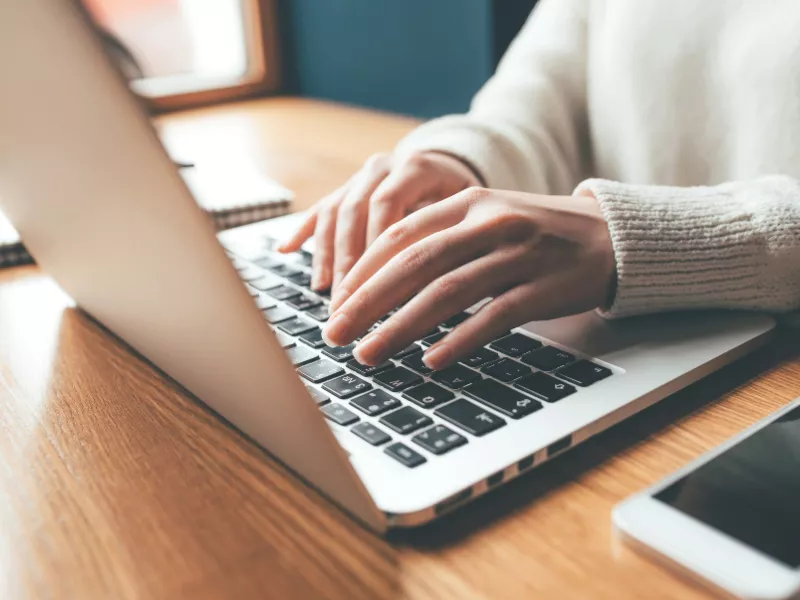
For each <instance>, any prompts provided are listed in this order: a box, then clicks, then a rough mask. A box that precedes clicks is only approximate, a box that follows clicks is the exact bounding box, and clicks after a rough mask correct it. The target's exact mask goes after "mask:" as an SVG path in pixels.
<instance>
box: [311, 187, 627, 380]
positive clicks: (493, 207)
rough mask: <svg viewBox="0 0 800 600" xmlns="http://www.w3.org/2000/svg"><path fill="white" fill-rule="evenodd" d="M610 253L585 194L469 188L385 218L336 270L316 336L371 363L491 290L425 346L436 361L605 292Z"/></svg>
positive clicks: (591, 304) (592, 301)
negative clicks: (382, 227) (359, 253)
mask: <svg viewBox="0 0 800 600" xmlns="http://www.w3.org/2000/svg"><path fill="white" fill-rule="evenodd" d="M614 274H615V266H614V252H613V249H612V246H611V239H610V235H609V231H608V226H607V224H606V222H605V220H604V219H603V216H602V214H601V212H600V208H599V206H598V204H597V201H596V200H595V199H594V197H592V196H571V197H556V196H538V195H534V194H524V193H516V192H505V191H499V190H489V189H482V188H470V189H467V190H465V191H463V192H461V193H458V194H456V195H455V196H453V197H451V198H448V199H446V200H444V201H442V202H438V203H436V204H434V205H432V206H428V207H426V208H423V209H421V210H419V211H417V212H416V213H414V214H412V215H410V216H408V217H406V218H405V219H404V220H402V221H400V222H398V223H396V224H394V225H392V226H391V227H390V228H389V229H388V230H386V231H385V232H384V233H383V234H382V235H381V236H380V237H378V239H377V240H376V241H375V243H374V244H372V245H371V246H370V247H369V249H368V250H367V251H366V252H365V254H364V256H363V257H362V258H361V260H360V261H359V262H358V263H357V264H356V265H355V267H354V268H353V269H352V270H351V271H350V273H349V274H348V275H347V277H345V278H344V280H343V281H342V283H341V285H340V286H339V291H338V294H337V297H336V299H335V300H334V301H333V302H332V303H331V312H332V315H331V319H330V320H329V321H328V324H327V326H326V327H325V330H324V332H323V335H324V336H325V339H326V341H328V342H329V343H330V344H334V345H345V344H349V343H352V342H353V341H354V340H355V339H357V338H358V337H359V336H361V335H363V334H364V333H365V332H366V331H367V330H368V329H369V327H370V326H371V325H372V324H373V323H375V322H376V321H377V320H378V319H379V318H380V317H382V316H384V315H385V314H387V313H388V312H390V311H391V310H392V309H394V308H395V307H397V306H399V305H401V304H402V303H403V302H405V301H407V300H409V298H411V300H410V301H409V302H408V303H407V304H405V305H404V306H403V307H402V308H401V309H400V310H399V311H397V312H396V313H395V314H394V315H392V316H391V317H390V318H389V319H388V320H387V321H385V322H384V323H383V324H382V325H381V326H380V327H379V328H378V329H376V330H374V331H373V332H371V333H370V334H369V335H367V336H366V337H364V338H363V339H362V340H361V342H360V343H359V344H358V346H357V347H356V350H355V356H356V358H357V359H358V360H359V362H362V363H364V364H367V365H377V364H379V363H381V362H382V361H384V360H386V359H387V358H389V357H390V356H392V355H393V354H395V353H396V352H398V351H399V350H401V349H402V348H404V347H406V346H407V345H408V344H410V343H412V342H414V341H415V340H418V339H420V338H421V336H423V335H424V334H425V332H427V331H430V330H431V329H432V328H433V327H435V326H436V325H438V324H440V323H442V322H443V321H445V320H446V319H447V318H448V317H450V316H452V315H454V314H456V313H457V312H460V311H462V310H464V309H466V308H468V307H470V306H472V305H473V304H476V303H477V302H479V301H481V300H483V299H485V298H488V297H492V298H493V300H491V301H490V302H488V303H487V304H486V305H484V306H483V307H482V308H481V309H480V310H479V311H478V312H477V313H476V314H474V315H473V316H471V317H470V318H468V319H467V320H466V321H464V322H463V323H462V324H460V325H459V326H457V327H456V328H455V329H453V330H452V331H450V332H449V333H448V334H447V336H445V337H444V338H443V339H442V340H440V341H439V342H438V343H436V344H434V345H433V346H431V347H430V348H428V350H427V352H426V353H425V357H424V360H425V363H426V364H427V365H428V366H429V367H431V368H433V369H442V368H444V367H446V366H448V365H450V364H452V363H453V362H455V361H457V360H459V359H461V358H463V357H465V356H467V355H469V353H470V352H471V351H472V350H474V349H475V348H477V347H478V346H480V345H483V344H486V343H488V342H490V341H492V340H494V339H495V338H497V337H499V336H500V335H501V334H503V333H504V332H506V331H508V330H509V329H510V328H511V327H514V326H517V325H521V324H523V323H526V322H528V321H532V320H540V319H551V318H555V317H560V316H564V315H570V314H575V313H580V312H583V311H586V310H590V309H592V308H596V307H598V306H600V305H602V304H604V303H605V302H606V301H607V300H608V298H609V295H610V292H611V290H612V289H613V281H614Z"/></svg>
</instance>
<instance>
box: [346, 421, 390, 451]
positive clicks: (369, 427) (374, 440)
mask: <svg viewBox="0 0 800 600" xmlns="http://www.w3.org/2000/svg"><path fill="white" fill-rule="evenodd" d="M350 431H352V432H353V433H355V434H356V435H357V436H358V437H360V438H361V439H362V440H364V441H365V442H368V443H370V444H372V445H373V446H380V445H381V444H385V443H386V442H390V441H392V438H391V436H390V435H389V434H388V433H386V432H385V431H383V430H382V429H378V428H377V427H375V425H373V424H372V423H359V424H358V425H356V426H355V427H353V428H352V429H351V430H350Z"/></svg>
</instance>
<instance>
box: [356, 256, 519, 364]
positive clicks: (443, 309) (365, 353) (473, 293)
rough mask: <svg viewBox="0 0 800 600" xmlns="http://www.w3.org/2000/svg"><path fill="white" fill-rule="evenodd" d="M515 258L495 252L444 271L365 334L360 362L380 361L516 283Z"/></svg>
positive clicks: (358, 353)
mask: <svg viewBox="0 0 800 600" xmlns="http://www.w3.org/2000/svg"><path fill="white" fill-rule="evenodd" d="M514 262H515V261H514V259H513V258H512V259H509V257H508V256H506V255H503V254H501V253H492V254H489V255H487V256H483V257H481V258H478V259H477V260H475V261H473V262H471V263H469V264H466V265H464V266H462V267H460V268H458V269H456V270H454V271H452V272H450V273H446V274H444V275H442V276H441V277H440V278H438V279H437V280H435V281H434V282H433V283H431V284H430V285H428V286H427V287H426V288H425V289H424V290H422V292H420V293H419V294H418V295H417V296H416V297H415V298H414V299H413V300H411V301H410V302H409V303H408V304H406V305H405V306H404V307H403V308H401V309H400V310H399V311H398V312H397V313H395V314H394V315H392V316H391V318H389V319H388V320H387V321H386V322H385V323H383V325H381V326H380V327H379V328H378V329H377V330H375V331H374V332H372V333H371V334H370V335H369V336H368V337H366V338H364V339H363V340H362V341H361V342H360V343H359V345H358V346H357V347H356V349H355V351H354V355H355V357H356V358H357V359H358V361H359V362H361V363H363V364H367V365H377V364H380V363H381V362H383V361H384V360H386V359H388V358H389V357H391V356H394V354H395V353H397V352H398V351H400V350H402V349H403V348H405V347H406V346H408V345H409V344H411V343H412V342H414V341H416V340H420V339H422V337H423V336H424V335H425V334H426V333H427V332H429V331H431V330H432V329H433V328H434V327H437V326H438V325H439V324H441V323H442V322H443V321H445V320H447V319H448V318H449V317H452V316H453V315H454V314H456V313H459V312H461V311H463V310H465V309H467V308H469V307H470V306H473V305H474V304H476V303H478V302H480V301H481V300H483V299H485V298H488V297H490V296H496V295H501V294H502V293H504V292H505V291H506V290H507V289H508V288H509V287H511V286H513V285H514V284H515V283H516V280H517V278H518V277H519V276H518V272H519V269H515V268H514V266H515V265H514Z"/></svg>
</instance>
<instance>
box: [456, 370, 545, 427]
mask: <svg viewBox="0 0 800 600" xmlns="http://www.w3.org/2000/svg"><path fill="white" fill-rule="evenodd" d="M464 393H465V394H466V395H467V396H469V397H470V398H472V399H474V400H477V401H478V402H480V403H482V404H485V405H486V406H488V407H489V408H493V409H495V410H496V411H497V412H499V413H502V414H504V415H506V416H507V417H511V418H512V419H521V418H522V417H525V416H527V415H529V414H531V413H533V412H536V411H537V410H539V409H540V408H542V405H541V404H540V403H539V402H537V401H536V400H533V399H532V398H529V397H528V396H525V395H523V394H520V393H519V392H516V391H514V390H512V389H511V388H508V387H506V386H504V385H503V384H502V383H499V382H497V381H494V380H493V379H483V380H481V381H476V382H475V383H472V384H470V385H468V386H467V387H465V388H464Z"/></svg>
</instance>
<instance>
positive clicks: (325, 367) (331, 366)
mask: <svg viewBox="0 0 800 600" xmlns="http://www.w3.org/2000/svg"><path fill="white" fill-rule="evenodd" d="M297 372H298V373H300V375H301V376H303V377H305V378H306V379H308V380H309V381H310V382H311V383H320V382H322V381H327V380H328V379H331V378H332V377H338V376H339V375H343V374H344V369H343V368H342V367H340V366H339V365H337V364H335V363H332V362H331V361H329V360H318V361H315V362H312V363H310V364H307V365H303V366H302V367H300V368H299V369H297Z"/></svg>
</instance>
